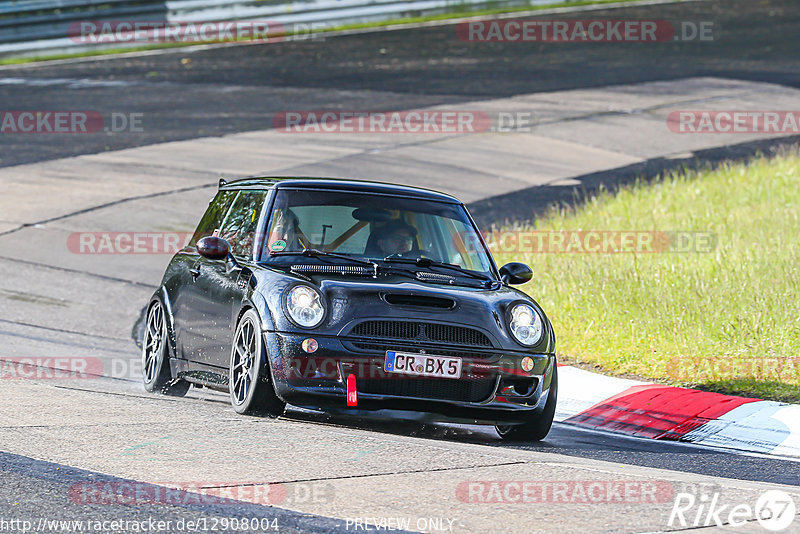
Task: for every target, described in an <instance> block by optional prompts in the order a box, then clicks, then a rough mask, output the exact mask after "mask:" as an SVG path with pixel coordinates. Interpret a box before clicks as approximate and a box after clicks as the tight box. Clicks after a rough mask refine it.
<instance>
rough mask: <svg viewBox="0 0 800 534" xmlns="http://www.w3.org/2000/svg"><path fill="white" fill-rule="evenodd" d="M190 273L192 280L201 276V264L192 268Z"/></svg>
mask: <svg viewBox="0 0 800 534" xmlns="http://www.w3.org/2000/svg"><path fill="white" fill-rule="evenodd" d="M189 274H190V275H192V280H197V277H198V276H200V266H199V265H198V266H196V267H192V268H190V269H189Z"/></svg>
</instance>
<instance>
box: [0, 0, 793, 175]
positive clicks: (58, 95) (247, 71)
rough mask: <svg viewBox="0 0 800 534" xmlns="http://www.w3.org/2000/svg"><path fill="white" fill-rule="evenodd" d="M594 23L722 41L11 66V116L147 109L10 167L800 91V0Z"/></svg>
mask: <svg viewBox="0 0 800 534" xmlns="http://www.w3.org/2000/svg"><path fill="white" fill-rule="evenodd" d="M582 16H583V15H581V14H580V13H577V14H575V13H573V14H565V15H563V17H562V16H561V15H559V17H561V18H565V19H568V18H570V17H572V18H580V17H582ZM592 17H593V18H597V19H604V18H630V19H647V20H653V19H663V20H669V21H673V22H680V21H690V22H691V21H694V22H700V21H710V22H713V24H714V26H713V27H714V31H715V32H717V33H718V35H719V38H718V40H714V41H711V42H695V41H688V42H674V43H594V44H589V45H584V44H570V43H562V44H559V45H557V46H553V45H552V44H548V43H526V44H522V45H521V44H520V43H488V44H487V43H467V42H463V41H460V40H459V39H457V38H456V35H455V29H454V27H453V26H441V27H434V28H422V29H414V30H403V31H392V32H376V33H367V34H362V35H352V36H343V37H337V38H335V39H327V40H324V41H298V42H287V43H275V44H273V45H269V46H247V47H230V48H217V49H213V50H203V51H195V52H189V51H187V50H176V51H173V52H170V53H166V54H162V55H146V56H142V57H134V58H125V59H109V58H104V59H103V60H99V61H91V60H90V61H79V62H74V63H73V62H70V63H66V64H61V65H58V64H56V65H51V64H48V65H40V66H37V65H31V66H25V67H22V68H20V67H6V68H3V69H0V88H2V89H1V90H2V95H3V106H4V108H6V109H19V110H22V109H70V110H93V111H98V112H100V113H102V114H103V115H104V116H108V114H109V113H111V112H120V113H143V114H144V123H143V126H144V128H143V129H144V131H143V132H141V133H138V134H132V133H125V134H124V135H121V134H117V135H112V134H109V135H99V136H93V135H87V136H85V137H82V138H80V139H76V137H79V136H69V137H67V136H63V137H64V138H62V139H55V138H54V137H56V136H51V137H47V136H38V137H39V138H31V137H21V136H9V138H6V137H5V136H4V137H3V138H2V139H0V143H2V144H1V145H0V146H2V149H0V165H2V166H8V165H16V164H20V163H29V162H34V161H42V160H47V159H54V158H60V157H66V156H73V155H78V154H87V153H95V152H102V151H107V150H117V149H121V148H127V147H131V146H141V145H144V144H152V143H161V142H165V141H172V140H178V139H188V138H194V137H205V136H215V135H223V134H226V133H232V132H243V131H250V130H263V129H265V128H270V127H271V125H272V119H273V117H274V115H275V113H276V112H280V111H285V110H291V109H301V110H306V109H343V110H347V109H371V110H376V109H385V110H389V109H412V108H419V107H426V106H431V105H436V104H457V103H459V102H464V101H475V100H481V99H492V98H499V97H506V96H512V95H516V94H526V93H535V92H541V91H556V90H565V89H581V88H589V87H602V86H605V85H609V84H629V83H636V82H645V81H652V80H673V79H679V78H689V77H698V76H715V77H716V76H718V77H722V78H734V79H740V80H752V81H761V82H769V83H775V84H781V85H787V86H791V87H798V86H800V68H798V62H800V60H798V57H797V50H798V49H800V36H798V34H797V26H798V24H800V22H798V19H800V13H798V10H797V5H796V3H795V2H793V0H770V1H764V2H761V1H759V2H753V1H750V0H723V1H709V2H705V1H700V2H687V3H681V4H675V5H656V6H649V7H630V8H625V9H622V10H600V11H593V12H592ZM550 18H553V17H552V16H550ZM715 39H716V35H715Z"/></svg>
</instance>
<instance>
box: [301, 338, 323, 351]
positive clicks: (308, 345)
mask: <svg viewBox="0 0 800 534" xmlns="http://www.w3.org/2000/svg"><path fill="white" fill-rule="evenodd" d="M301 346H302V347H303V350H304V351H306V352H307V353H309V354H311V353H313V352H317V349H318V348H319V343H317V340H316V339H314V338H313V337H310V338H308V339H304V340H303V343H302V344H301Z"/></svg>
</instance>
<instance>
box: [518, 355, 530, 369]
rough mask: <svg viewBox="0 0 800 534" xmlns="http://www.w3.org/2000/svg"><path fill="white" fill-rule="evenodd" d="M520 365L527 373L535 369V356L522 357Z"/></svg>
mask: <svg viewBox="0 0 800 534" xmlns="http://www.w3.org/2000/svg"><path fill="white" fill-rule="evenodd" d="M520 366H522V370H523V371H525V372H526V373H530V372H531V371H533V358H529V357H528V356H525V357H524V358H522V361H521V362H520Z"/></svg>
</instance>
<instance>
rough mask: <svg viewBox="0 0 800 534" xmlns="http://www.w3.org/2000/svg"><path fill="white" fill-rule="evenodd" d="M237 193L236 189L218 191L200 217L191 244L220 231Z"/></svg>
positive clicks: (193, 244)
mask: <svg viewBox="0 0 800 534" xmlns="http://www.w3.org/2000/svg"><path fill="white" fill-rule="evenodd" d="M236 193H237V192H236V191H220V192H219V193H217V196H215V197H214V199H213V200H212V201H211V203H210V204H209V205H208V209H207V210H206V213H205V215H203V218H202V219H200V223H199V224H198V225H197V230H195V231H194V235H193V236H192V240H191V241H189V246H192V247H193V246H195V244H196V243H197V242H198V241H199V240H200V239H202V238H204V237H206V236H210V235H216V234H217V233H218V232H219V229H220V227H221V226H222V219H224V218H225V214H226V213H228V208H230V207H231V203H233V199H234V198H235V197H236Z"/></svg>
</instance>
